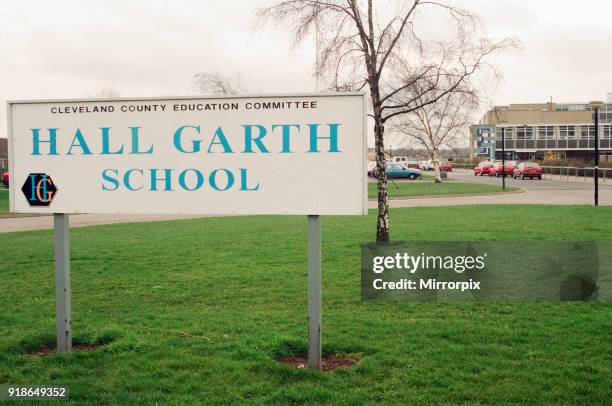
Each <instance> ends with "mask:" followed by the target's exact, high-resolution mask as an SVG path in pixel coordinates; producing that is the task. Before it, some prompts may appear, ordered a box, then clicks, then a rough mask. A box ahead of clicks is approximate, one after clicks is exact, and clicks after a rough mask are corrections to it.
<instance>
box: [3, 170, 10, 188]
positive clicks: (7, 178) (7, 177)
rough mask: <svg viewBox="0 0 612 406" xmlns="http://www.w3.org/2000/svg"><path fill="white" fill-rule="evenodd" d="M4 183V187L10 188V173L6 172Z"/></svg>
mask: <svg viewBox="0 0 612 406" xmlns="http://www.w3.org/2000/svg"><path fill="white" fill-rule="evenodd" d="M2 183H4V186H6V187H8V186H9V173H8V171H7V172H4V173H3V174H2Z"/></svg>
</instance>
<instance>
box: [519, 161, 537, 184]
mask: <svg viewBox="0 0 612 406" xmlns="http://www.w3.org/2000/svg"><path fill="white" fill-rule="evenodd" d="M512 177H513V178H514V179H516V178H521V179H525V178H529V179H533V178H538V179H540V180H542V168H541V167H540V164H538V163H537V162H521V163H520V164H519V165H518V166H517V167H515V168H514V172H513V174H512Z"/></svg>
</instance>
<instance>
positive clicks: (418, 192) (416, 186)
mask: <svg viewBox="0 0 612 406" xmlns="http://www.w3.org/2000/svg"><path fill="white" fill-rule="evenodd" d="M388 190H389V197H390V198H392V199H393V198H394V197H404V198H405V197H425V196H460V195H478V194H486V193H501V192H504V190H503V189H502V187H501V186H498V185H488V184H484V183H470V182H456V181H451V182H448V181H444V182H442V183H435V182H433V181H427V180H413V181H400V182H397V181H396V182H389V183H388ZM516 190H518V188H516V187H511V186H507V187H506V192H511V191H516ZM376 194H377V185H376V183H368V197H369V198H370V199H373V198H376Z"/></svg>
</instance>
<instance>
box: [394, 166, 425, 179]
mask: <svg viewBox="0 0 612 406" xmlns="http://www.w3.org/2000/svg"><path fill="white" fill-rule="evenodd" d="M421 176H422V173H421V171H420V170H418V169H414V168H408V167H407V166H406V165H403V164H398V163H395V162H389V163H387V177H389V178H391V179H400V178H407V179H410V180H415V179H418V178H420V177H421Z"/></svg>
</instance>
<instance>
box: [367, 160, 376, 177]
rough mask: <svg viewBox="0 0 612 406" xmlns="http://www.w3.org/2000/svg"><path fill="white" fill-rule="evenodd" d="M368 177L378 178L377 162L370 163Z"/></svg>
mask: <svg viewBox="0 0 612 406" xmlns="http://www.w3.org/2000/svg"><path fill="white" fill-rule="evenodd" d="M368 176H371V177H375V176H376V162H368Z"/></svg>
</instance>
